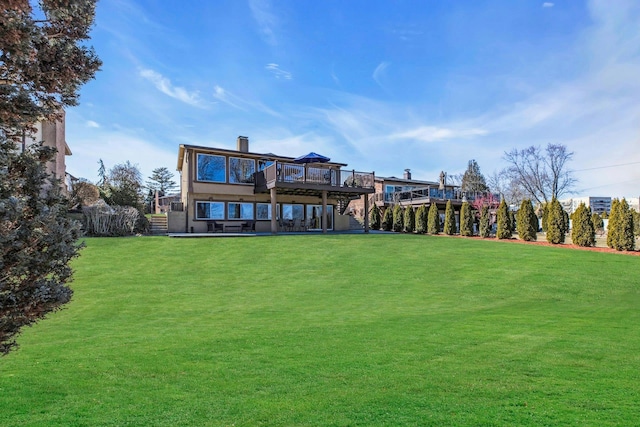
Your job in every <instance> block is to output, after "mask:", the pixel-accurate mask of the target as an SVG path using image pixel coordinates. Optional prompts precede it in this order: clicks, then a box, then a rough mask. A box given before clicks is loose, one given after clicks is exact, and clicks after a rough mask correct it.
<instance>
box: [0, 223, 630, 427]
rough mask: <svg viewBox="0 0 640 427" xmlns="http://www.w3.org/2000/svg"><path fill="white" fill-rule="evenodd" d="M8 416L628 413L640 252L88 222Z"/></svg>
mask: <svg viewBox="0 0 640 427" xmlns="http://www.w3.org/2000/svg"><path fill="white" fill-rule="evenodd" d="M75 268H76V271H77V272H76V275H75V278H76V280H75V282H74V284H73V287H74V289H75V296H74V300H73V301H72V303H71V304H69V305H68V308H67V309H66V310H63V311H60V312H58V313H55V314H54V315H51V316H50V317H49V318H48V319H47V320H46V321H43V322H41V323H39V324H38V325H36V326H35V327H33V328H30V329H28V330H26V331H25V332H24V334H23V335H22V337H21V339H20V340H19V343H20V345H21V348H20V349H19V350H18V351H17V352H14V353H12V354H10V355H9V356H7V357H4V358H1V359H0V425H7V426H9V425H10V426H50V425H51V426H134V425H135V426H137V425H140V426H151V425H153V426H181V425H185V426H186V425H191V426H232V425H235V426H256V425H286V426H290V425H323V426H325V425H326V426H356V425H389V426H392V425H393V426H395V425H416V426H417V425H421V426H423V425H434V426H442V425H452V426H453V425H459V426H467V425H486V426H502V425H504V426H506V425H535V426H540V425H565V426H571V425H575V426H588V425H593V426H618V425H634V424H636V423H637V420H638V409H637V403H638V401H640V370H639V369H638V367H639V366H640V310H639V309H640V286H639V284H640V279H639V277H640V259H639V258H638V257H632V256H626V255H619V254H606V253H592V252H583V251H573V250H567V249H560V248H549V247H537V246H527V245H515V244H510V243H502V242H488V241H481V240H477V239H450V238H441V237H430V236H410V235H370V236H369V235H340V236H330V235H327V236H318V235H315V236H277V237H258V238H218V239H169V238H165V237H144V238H112V239H107V238H105V239H89V240H88V241H87V247H86V248H85V249H84V250H83V251H82V255H81V257H80V258H79V259H78V260H76V261H75Z"/></svg>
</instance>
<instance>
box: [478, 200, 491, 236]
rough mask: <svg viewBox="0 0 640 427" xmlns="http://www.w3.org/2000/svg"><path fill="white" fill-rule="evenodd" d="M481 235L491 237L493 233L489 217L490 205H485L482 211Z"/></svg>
mask: <svg viewBox="0 0 640 427" xmlns="http://www.w3.org/2000/svg"><path fill="white" fill-rule="evenodd" d="M479 231H480V237H485V238H486V237H489V236H490V235H491V224H490V218H489V206H486V205H485V206H483V207H482V211H481V213H480V230H479Z"/></svg>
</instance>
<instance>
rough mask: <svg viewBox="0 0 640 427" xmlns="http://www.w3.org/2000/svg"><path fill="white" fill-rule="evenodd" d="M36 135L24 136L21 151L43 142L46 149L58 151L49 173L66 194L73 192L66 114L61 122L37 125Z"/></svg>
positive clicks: (45, 122) (63, 114) (48, 169)
mask: <svg viewBox="0 0 640 427" xmlns="http://www.w3.org/2000/svg"><path fill="white" fill-rule="evenodd" d="M35 127H36V133H35V134H34V135H32V136H27V135H23V137H22V144H21V145H20V149H21V150H22V151H24V150H26V149H27V148H28V147H29V146H30V145H33V144H35V143H36V142H40V141H42V143H43V145H44V146H45V147H53V148H55V149H56V150H57V153H56V155H55V156H54V158H53V159H52V160H51V161H50V162H49V163H47V171H48V172H49V173H50V174H52V175H53V176H54V177H55V178H56V179H59V180H60V182H61V183H62V190H63V191H64V192H65V193H67V194H68V193H70V192H71V182H72V180H73V177H72V176H71V175H68V174H67V167H66V163H65V157H66V156H70V155H71V150H70V149H69V146H68V145H67V141H66V138H65V113H64V111H63V112H62V116H61V118H60V120H58V121H56V122H48V121H43V122H38V123H36V126H35Z"/></svg>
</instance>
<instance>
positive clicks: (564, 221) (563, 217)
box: [560, 205, 571, 234]
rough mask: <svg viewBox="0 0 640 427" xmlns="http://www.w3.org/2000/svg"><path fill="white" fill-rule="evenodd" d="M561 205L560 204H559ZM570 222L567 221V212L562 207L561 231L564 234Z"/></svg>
mask: <svg viewBox="0 0 640 427" xmlns="http://www.w3.org/2000/svg"><path fill="white" fill-rule="evenodd" d="M560 206H562V205H560ZM570 224H571V222H569V214H568V213H567V211H565V210H564V209H562V225H563V227H564V228H563V229H562V230H563V232H564V234H567V233H568V232H569V225H570Z"/></svg>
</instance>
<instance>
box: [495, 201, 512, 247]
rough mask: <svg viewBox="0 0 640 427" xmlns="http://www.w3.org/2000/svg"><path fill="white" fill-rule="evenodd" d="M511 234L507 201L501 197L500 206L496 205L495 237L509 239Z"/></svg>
mask: <svg viewBox="0 0 640 427" xmlns="http://www.w3.org/2000/svg"><path fill="white" fill-rule="evenodd" d="M511 234H512V233H511V224H510V221H509V207H508V206H507V202H505V201H504V199H502V201H501V202H500V206H498V230H497V231H496V237H497V238H498V239H510V238H511Z"/></svg>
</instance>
